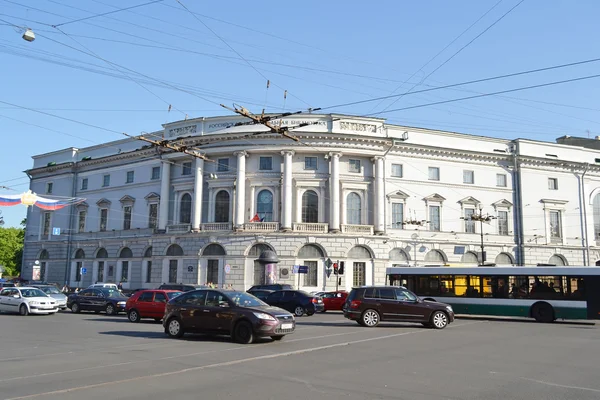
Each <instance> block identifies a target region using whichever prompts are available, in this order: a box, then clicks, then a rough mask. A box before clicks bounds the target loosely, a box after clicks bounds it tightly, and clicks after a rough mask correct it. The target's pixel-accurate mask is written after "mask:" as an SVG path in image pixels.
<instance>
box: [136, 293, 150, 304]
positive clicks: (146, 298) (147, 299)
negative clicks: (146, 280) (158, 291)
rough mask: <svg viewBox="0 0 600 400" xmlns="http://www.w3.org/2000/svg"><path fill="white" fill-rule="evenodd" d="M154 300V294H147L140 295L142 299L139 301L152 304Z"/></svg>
mask: <svg viewBox="0 0 600 400" xmlns="http://www.w3.org/2000/svg"><path fill="white" fill-rule="evenodd" d="M153 298H154V293H153V292H145V293H142V294H141V295H140V297H139V298H138V301H140V302H144V303H150V302H151V301H152V299H153Z"/></svg>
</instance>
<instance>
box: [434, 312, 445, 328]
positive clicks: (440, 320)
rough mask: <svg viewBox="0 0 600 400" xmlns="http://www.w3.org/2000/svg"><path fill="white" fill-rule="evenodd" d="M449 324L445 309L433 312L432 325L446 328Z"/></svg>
mask: <svg viewBox="0 0 600 400" xmlns="http://www.w3.org/2000/svg"><path fill="white" fill-rule="evenodd" d="M447 326H448V316H447V315H446V313H445V312H443V311H436V312H434V313H433V314H431V327H432V328H435V329H444V328H445V327H447Z"/></svg>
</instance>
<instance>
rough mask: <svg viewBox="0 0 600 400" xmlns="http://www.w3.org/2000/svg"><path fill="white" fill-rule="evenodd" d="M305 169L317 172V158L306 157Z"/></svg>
mask: <svg viewBox="0 0 600 400" xmlns="http://www.w3.org/2000/svg"><path fill="white" fill-rule="evenodd" d="M304 169H307V170H311V171H316V170H317V157H304Z"/></svg>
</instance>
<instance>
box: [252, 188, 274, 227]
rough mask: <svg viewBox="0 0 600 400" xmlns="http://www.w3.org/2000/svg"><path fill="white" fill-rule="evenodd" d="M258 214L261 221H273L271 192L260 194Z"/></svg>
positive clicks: (257, 207) (261, 192) (264, 191)
mask: <svg viewBox="0 0 600 400" xmlns="http://www.w3.org/2000/svg"><path fill="white" fill-rule="evenodd" d="M256 212H257V214H258V216H259V217H260V220H261V221H265V222H271V221H273V193H271V192H270V191H269V190H261V191H260V192H259V193H258V201H257V204H256Z"/></svg>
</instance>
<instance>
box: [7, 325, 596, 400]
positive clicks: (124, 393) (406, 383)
mask: <svg viewBox="0 0 600 400" xmlns="http://www.w3.org/2000/svg"><path fill="white" fill-rule="evenodd" d="M0 327H1V328H0V332H1V336H0V398H1V399H40V400H50V399H61V400H64V399H66V400H69V399H86V400H95V399H102V400H109V399H140V400H141V399H143V400H154V399H165V398H171V399H199V398H202V399H249V400H259V399H260V400H266V399H277V400H283V399H285V400H295V399H302V400H305V399H313V398H314V399H324V400H326V399H369V400H372V399H407V400H408V399H410V400H433V399H460V400H465V399H486V400H494V399H526V400H532V399H552V400H555V399H557V400H558V399H578V400H585V399H594V400H597V399H600V381H599V379H598V377H600V326H595V325H582V324H565V323H556V324H538V323H532V322H522V321H498V320H494V321H488V320H480V319H477V320H475V319H459V320H457V321H456V322H455V323H454V324H452V325H450V326H449V327H448V328H446V329H444V330H442V331H435V330H430V329H424V328H423V327H421V326H420V325H410V324H382V325H381V326H380V327H378V328H374V329H369V328H362V327H360V326H358V325H357V324H356V323H354V322H350V321H346V320H345V319H344V318H343V316H342V315H341V314H332V313H327V314H321V315H314V316H312V317H304V318H301V319H300V320H299V327H298V330H297V332H296V333H294V334H293V335H289V336H287V337H286V338H284V339H283V341H281V342H271V341H270V340H265V341H262V342H260V343H257V344H252V345H247V346H243V345H238V344H235V343H232V342H231V341H230V340H229V339H228V338H210V337H205V336H190V337H187V336H186V337H185V338H184V339H181V340H174V339H170V338H168V337H166V336H165V334H164V333H163V330H162V326H161V325H160V324H158V323H155V322H147V323H146V322H142V323H139V324H133V323H130V322H128V321H127V320H126V318H125V317H124V316H120V317H107V316H105V315H97V314H78V315H75V314H70V313H60V314H57V315H54V316H28V317H20V316H18V315H5V314H0Z"/></svg>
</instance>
